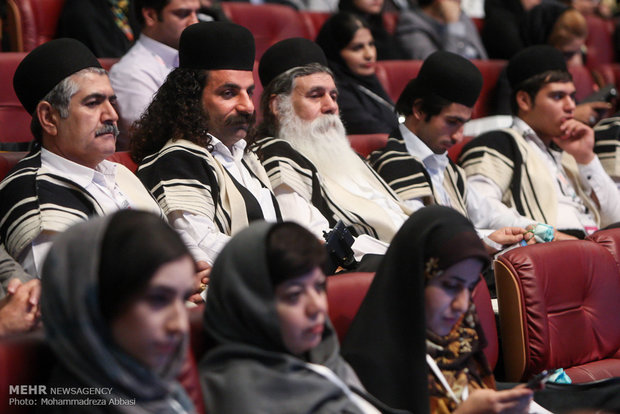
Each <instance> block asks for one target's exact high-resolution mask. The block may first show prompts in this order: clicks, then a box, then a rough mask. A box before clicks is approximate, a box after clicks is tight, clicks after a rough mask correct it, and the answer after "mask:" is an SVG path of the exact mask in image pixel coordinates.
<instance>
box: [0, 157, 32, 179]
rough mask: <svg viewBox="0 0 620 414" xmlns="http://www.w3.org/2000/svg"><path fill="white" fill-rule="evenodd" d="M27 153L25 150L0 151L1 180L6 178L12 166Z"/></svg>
mask: <svg viewBox="0 0 620 414" xmlns="http://www.w3.org/2000/svg"><path fill="white" fill-rule="evenodd" d="M25 155H26V153H25V152H0V181H2V180H4V177H6V175H7V174H8V173H9V171H11V168H13V167H15V164H17V162H18V161H19V160H21V159H22V158H24V156H25Z"/></svg>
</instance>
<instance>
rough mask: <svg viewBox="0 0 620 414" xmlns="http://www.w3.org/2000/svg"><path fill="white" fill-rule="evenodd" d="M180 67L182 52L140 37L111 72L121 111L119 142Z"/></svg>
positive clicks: (125, 136) (145, 37)
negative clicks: (172, 73)
mask: <svg viewBox="0 0 620 414" xmlns="http://www.w3.org/2000/svg"><path fill="white" fill-rule="evenodd" d="M178 66H179V51H178V50H176V49H174V48H172V47H170V46H167V45H165V44H163V43H160V42H158V41H156V40H153V39H151V38H150V37H148V36H146V35H145V34H140V37H139V38H138V40H137V41H136V43H135V44H134V45H133V46H132V47H131V49H129V51H127V53H125V55H124V56H123V57H122V58H121V60H119V61H118V62H117V63H116V64H115V65H113V66H112V68H111V69H110V82H111V84H112V88H113V89H114V93H115V94H116V98H117V102H118V109H119V117H120V120H119V123H118V124H119V128H120V131H121V136H120V137H119V140H121V141H123V140H127V131H129V127H130V126H131V124H132V123H133V122H134V121H135V120H137V119H138V118H139V117H140V115H142V112H144V110H145V109H146V108H147V107H148V105H149V104H150V103H151V100H152V99H153V95H155V93H156V92H157V90H158V89H159V87H160V86H161V85H162V84H163V83H164V81H165V80H166V77H167V76H168V74H169V73H170V72H171V71H172V70H173V69H174V68H176V67H178Z"/></svg>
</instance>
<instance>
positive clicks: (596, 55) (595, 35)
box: [585, 14, 616, 69]
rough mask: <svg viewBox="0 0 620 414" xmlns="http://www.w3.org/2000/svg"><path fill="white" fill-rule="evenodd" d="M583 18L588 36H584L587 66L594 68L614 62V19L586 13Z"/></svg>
mask: <svg viewBox="0 0 620 414" xmlns="http://www.w3.org/2000/svg"><path fill="white" fill-rule="evenodd" d="M585 18H586V22H587V24H588V37H587V38H586V46H587V48H588V58H587V61H586V64H587V65H588V67H589V68H590V69H595V68H597V67H599V66H601V65H603V64H608V63H613V62H615V61H616V59H615V53H614V41H613V34H614V31H615V27H614V21H613V20H612V19H603V18H602V17H599V16H595V15H591V14H590V15H586V16H585Z"/></svg>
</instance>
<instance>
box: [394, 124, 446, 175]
mask: <svg viewBox="0 0 620 414" xmlns="http://www.w3.org/2000/svg"><path fill="white" fill-rule="evenodd" d="M398 128H399V129H400V133H401V135H402V137H403V139H404V141H405V146H406V147H407V152H409V154H411V155H413V156H414V157H416V158H418V159H420V160H422V162H423V163H424V165H425V167H426V168H438V169H439V170H440V171H443V170H445V169H446V167H447V166H448V163H449V159H448V151H446V152H444V153H443V154H435V153H434V152H433V151H432V150H431V149H430V148H429V147H428V145H426V144H425V143H424V141H422V140H421V139H420V138H419V137H418V136H417V135H416V134H414V133H413V131H411V130H410V129H409V128H407V127H406V126H405V124H400V125H399V126H398Z"/></svg>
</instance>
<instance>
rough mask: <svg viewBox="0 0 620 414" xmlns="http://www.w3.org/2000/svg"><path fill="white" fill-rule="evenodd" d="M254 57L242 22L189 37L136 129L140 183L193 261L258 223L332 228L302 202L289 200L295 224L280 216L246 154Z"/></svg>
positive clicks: (196, 30) (202, 28)
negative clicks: (293, 206) (182, 242)
mask: <svg viewBox="0 0 620 414" xmlns="http://www.w3.org/2000/svg"><path fill="white" fill-rule="evenodd" d="M254 52H255V49H254V37H253V36H252V34H251V33H250V32H249V31H248V30H247V29H246V28H244V27H241V26H238V25H236V24H232V23H227V22H208V23H206V22H205V23H197V24H195V25H193V26H190V27H188V28H187V29H185V31H184V32H183V33H182V35H181V41H180V47H179V58H180V64H179V68H177V69H175V70H174V71H172V72H171V74H170V76H168V78H167V79H166V82H164V84H163V85H162V87H161V88H160V89H159V91H158V93H157V94H156V95H155V97H154V99H153V102H151V104H150V106H149V107H148V108H147V110H146V112H145V113H144V115H143V116H142V118H141V119H140V120H139V121H138V122H137V124H136V129H135V133H134V135H133V137H132V141H131V148H132V156H133V157H134V159H135V160H136V162H138V163H140V167H139V168H138V172H137V174H138V177H139V178H140V179H141V180H142V181H143V182H144V184H145V186H146V187H147V188H148V189H150V191H151V192H152V194H153V196H154V197H155V198H156V199H157V201H158V202H159V204H160V206H161V207H162V209H163V210H164V213H165V214H166V215H167V217H168V220H169V221H170V223H171V224H172V225H173V226H174V227H175V228H176V229H177V230H178V231H180V232H181V234H182V235H183V237H184V239H185V241H186V243H187V244H188V246H189V247H190V249H191V251H192V253H193V255H194V257H195V258H196V259H199V260H204V261H207V262H209V263H213V261H214V260H215V258H216V257H217V255H218V253H219V252H220V250H221V249H222V247H223V246H224V245H225V244H226V243H227V242H228V240H229V239H230V237H231V236H233V235H234V234H235V233H237V232H238V231H239V230H241V229H244V228H245V227H247V226H248V223H249V222H251V221H253V220H267V221H272V222H274V221H280V220H282V219H295V221H298V222H300V223H301V224H303V225H305V226H306V227H308V228H310V229H314V230H315V233H316V234H317V235H320V234H321V232H320V230H322V229H327V228H329V226H328V224H327V221H326V220H325V219H324V218H323V217H322V216H321V214H320V213H319V212H318V210H316V209H314V208H313V207H312V206H311V205H309V204H307V203H305V202H303V203H302V202H295V200H290V202H291V204H294V205H296V206H297V208H298V211H297V216H296V217H288V216H283V215H281V213H280V209H279V206H278V203H277V201H276V199H275V197H274V195H273V193H272V191H271V184H270V183H269V177H267V173H266V172H265V169H264V168H263V166H262V165H261V164H260V162H259V161H258V159H257V158H256V156H255V155H254V154H253V153H251V152H249V151H247V150H246V141H245V137H246V135H247V131H248V129H249V128H250V127H251V125H252V123H253V122H254V116H255V113H254V105H253V103H252V94H253V92H254V79H253V75H252V68H253V65H254ZM302 201H303V200H302Z"/></svg>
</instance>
